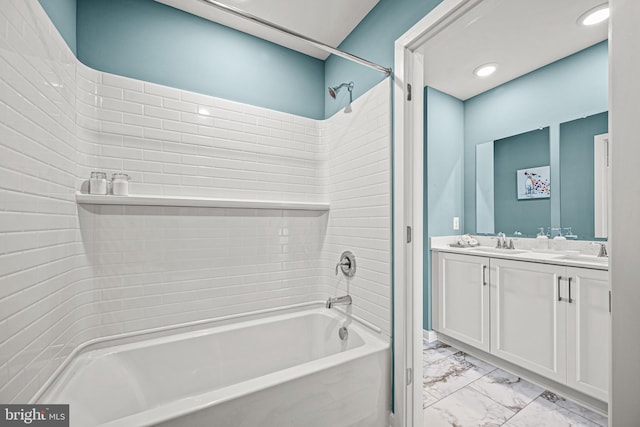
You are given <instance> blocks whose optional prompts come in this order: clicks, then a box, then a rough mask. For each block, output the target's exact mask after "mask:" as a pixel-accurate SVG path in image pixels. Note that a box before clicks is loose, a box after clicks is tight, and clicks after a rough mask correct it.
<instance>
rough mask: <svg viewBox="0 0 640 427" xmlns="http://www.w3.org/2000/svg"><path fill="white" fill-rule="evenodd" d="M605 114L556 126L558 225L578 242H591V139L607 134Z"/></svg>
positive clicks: (592, 156)
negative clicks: (558, 178) (557, 136)
mask: <svg viewBox="0 0 640 427" xmlns="http://www.w3.org/2000/svg"><path fill="white" fill-rule="evenodd" d="M608 120H609V114H608V113H600V114H595V115H593V116H589V117H585V118H580V119H577V120H572V121H570V122H566V123H562V124H561V125H560V206H561V209H560V223H561V224H562V226H563V227H567V226H569V227H571V228H572V232H573V233H574V234H577V235H578V238H579V239H584V240H594V239H595V230H594V223H595V213H594V194H593V179H594V177H593V169H594V168H593V158H594V154H593V136H594V135H599V134H602V133H607V132H608V130H609V123H608Z"/></svg>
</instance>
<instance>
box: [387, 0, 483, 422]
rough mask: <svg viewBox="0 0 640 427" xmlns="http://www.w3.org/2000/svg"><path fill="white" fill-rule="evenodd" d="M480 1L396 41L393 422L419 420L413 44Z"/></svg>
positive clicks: (417, 106) (419, 223)
mask: <svg viewBox="0 0 640 427" xmlns="http://www.w3.org/2000/svg"><path fill="white" fill-rule="evenodd" d="M481 1H482V0H443V1H442V3H440V4H439V5H438V6H436V7H435V8H434V9H433V10H432V11H431V12H429V13H428V14H427V15H426V16H425V17H424V18H422V19H421V20H420V21H418V23H416V24H415V25H414V26H413V27H411V28H410V29H409V30H408V31H407V32H406V33H404V34H403V35H402V36H401V37H400V38H398V39H397V40H396V42H395V46H394V70H395V71H394V88H393V89H394V91H393V140H394V146H393V195H394V196H393V218H394V220H393V251H394V252H393V253H394V260H393V283H394V285H393V286H394V287H393V292H394V298H393V310H394V315H393V317H394V326H393V334H394V342H393V350H394V356H393V358H394V360H393V361H394V373H393V379H394V414H393V416H392V419H391V424H392V425H393V426H394V427H413V426H420V425H422V424H423V413H422V412H423V411H422V403H421V402H422V293H423V292H422V290H423V286H422V282H423V269H424V266H423V258H422V254H423V251H424V249H425V242H424V234H423V233H424V230H423V218H424V214H425V212H424V188H423V183H424V162H423V161H424V135H423V134H424V129H423V127H424V124H423V122H424V121H423V117H424V104H423V98H424V92H423V91H424V83H423V75H424V69H423V60H424V59H423V57H422V55H421V54H420V53H419V52H416V49H417V48H418V47H420V46H421V45H422V44H424V43H425V42H427V41H428V40H429V39H430V38H431V37H433V36H434V35H436V34H437V33H438V32H440V30H442V29H443V28H445V27H446V26H447V25H449V24H450V23H451V22H453V21H455V20H456V19H458V18H460V17H461V16H462V15H464V14H465V13H467V12H468V11H469V10H470V9H472V8H473V7H475V6H477V5H478V4H479V3H480V2H481ZM409 85H411V89H409ZM409 236H410V238H409ZM426 247H427V248H428V246H426Z"/></svg>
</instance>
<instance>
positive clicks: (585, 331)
mask: <svg viewBox="0 0 640 427" xmlns="http://www.w3.org/2000/svg"><path fill="white" fill-rule="evenodd" d="M569 279H571V285H570V289H571V301H568V300H567V352H568V354H567V361H568V365H567V369H568V372H567V385H569V386H570V387H573V388H575V389H577V390H580V391H582V392H584V393H586V394H588V395H590V396H593V397H595V398H597V399H601V400H604V401H607V397H608V389H609V342H610V339H609V338H610V329H611V328H610V323H611V317H610V313H609V289H610V286H609V273H608V272H607V271H603V270H592V269H587V268H567V282H568V281H569ZM567 296H568V295H567Z"/></svg>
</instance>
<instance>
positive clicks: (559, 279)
mask: <svg viewBox="0 0 640 427" xmlns="http://www.w3.org/2000/svg"><path fill="white" fill-rule="evenodd" d="M561 280H562V276H558V301H562V297H561V296H560V281H561Z"/></svg>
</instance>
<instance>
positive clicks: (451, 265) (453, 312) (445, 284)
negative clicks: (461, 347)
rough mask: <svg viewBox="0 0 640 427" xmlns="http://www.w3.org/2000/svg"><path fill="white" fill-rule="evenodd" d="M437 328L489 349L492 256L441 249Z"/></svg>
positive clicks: (461, 339) (437, 268) (473, 344)
mask: <svg viewBox="0 0 640 427" xmlns="http://www.w3.org/2000/svg"><path fill="white" fill-rule="evenodd" d="M437 259H438V261H437V263H438V265H437V267H436V270H437V275H438V279H437V284H438V285H437V287H438V289H437V292H438V296H437V298H438V322H437V323H438V324H437V327H436V330H437V331H438V332H442V333H443V334H445V335H448V336H450V337H452V338H455V339H458V340H460V341H462V342H464V343H467V344H469V345H472V346H474V347H477V348H480V349H482V350H485V351H489V317H490V313H489V271H488V270H489V258H485V257H478V256H472V255H459V254H450V253H445V252H440V253H439V255H438V257H437Z"/></svg>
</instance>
